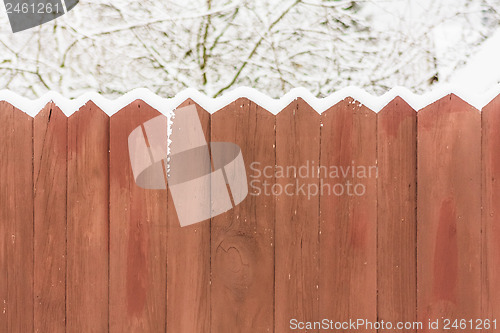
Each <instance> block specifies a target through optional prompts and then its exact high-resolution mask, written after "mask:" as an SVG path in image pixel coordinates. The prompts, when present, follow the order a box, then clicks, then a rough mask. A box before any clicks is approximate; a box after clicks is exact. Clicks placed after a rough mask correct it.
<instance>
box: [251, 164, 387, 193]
mask: <svg viewBox="0 0 500 333" xmlns="http://www.w3.org/2000/svg"><path fill="white" fill-rule="evenodd" d="M249 177H250V182H249V185H250V195H253V196H259V195H266V196H281V195H285V196H303V197H305V198H307V200H310V199H311V198H314V197H317V196H331V195H333V196H357V197H360V196H363V195H365V194H366V192H367V180H369V179H376V178H377V177H378V168H377V166H376V165H357V164H356V163H355V161H351V164H350V165H329V166H326V165H321V164H319V163H318V162H315V161H309V160H308V161H306V162H305V163H303V164H302V165H299V166H297V165H266V166H263V165H262V163H260V162H253V163H251V164H250V175H249Z"/></svg>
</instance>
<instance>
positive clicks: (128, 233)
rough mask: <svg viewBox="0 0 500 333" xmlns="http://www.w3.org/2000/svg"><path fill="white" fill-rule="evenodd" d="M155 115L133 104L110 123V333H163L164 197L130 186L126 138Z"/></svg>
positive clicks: (161, 193)
mask: <svg viewBox="0 0 500 333" xmlns="http://www.w3.org/2000/svg"><path fill="white" fill-rule="evenodd" d="M158 115H160V113H159V112H158V111H156V110H154V109H153V108H151V107H150V106H149V105H147V104H146V103H144V102H143V101H140V100H137V101H135V102H133V103H131V104H130V105H128V106H127V107H125V108H124V109H122V110H120V111H119V112H118V113H116V114H114V115H113V116H112V117H111V120H110V156H109V158H110V165H109V167H110V179H109V181H110V221H109V223H110V254H109V255H110V258H109V260H110V272H109V274H110V280H109V292H110V295H109V297H110V299H109V302H110V307H109V311H110V314H109V316H110V319H109V320H110V332H119V333H122V332H147V333H149V332H164V331H165V325H166V295H167V294H166V285H167V283H166V281H167V279H166V271H167V254H166V251H167V244H166V239H167V235H166V230H167V193H166V191H165V190H145V189H142V188H140V187H138V186H137V185H136V184H135V180H134V177H133V174H132V170H131V164H130V159H129V153H128V136H129V134H130V132H131V131H132V130H133V129H135V128H136V127H138V126H140V125H141V124H142V123H144V122H145V121H147V120H149V119H152V118H154V117H156V116H158Z"/></svg>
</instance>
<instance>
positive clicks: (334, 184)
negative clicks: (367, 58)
mask: <svg viewBox="0 0 500 333" xmlns="http://www.w3.org/2000/svg"><path fill="white" fill-rule="evenodd" d="M376 121H377V119H376V114H375V113H374V112H372V111H371V110H369V109H368V108H366V107H365V106H363V105H361V104H360V103H358V102H356V101H354V100H352V99H351V98H347V99H345V100H343V101H341V102H340V103H338V104H337V105H335V106H333V107H332V108H330V109H329V110H327V111H326V112H324V113H323V114H322V125H323V127H322V131H321V159H320V161H321V165H322V166H326V167H327V168H331V167H338V168H340V167H342V168H343V170H344V171H346V170H348V169H346V168H347V167H349V166H351V167H352V166H354V167H355V168H354V169H352V168H351V169H349V172H348V174H346V175H345V177H344V176H342V175H340V177H339V178H335V177H329V178H328V179H326V181H325V183H327V184H329V185H330V186H331V189H332V190H331V193H330V195H322V196H321V200H320V209H321V210H320V220H321V224H320V231H321V234H320V283H319V288H320V293H319V295H320V296H319V304H320V317H321V318H330V319H335V320H341V321H345V320H347V321H348V320H349V319H357V318H361V319H366V320H369V321H372V322H373V321H376V319H377V308H376V306H377V263H376V252H377V233H376V230H377V226H376V223H377V201H376V196H377V190H376V187H377V180H376V174H374V173H375V172H376V171H375V170H374V168H375V165H376V158H377V155H376V148H377V147H376V145H377V133H376V127H377V123H376ZM359 167H361V169H363V168H364V169H365V173H364V175H365V176H367V177H366V178H363V177H362V176H363V173H361V174H358V171H359V170H358V169H359ZM353 170H355V173H354V177H353V174H352V171H353ZM340 172H342V171H340ZM369 172H371V176H369ZM338 184H342V185H338ZM355 185H357V187H355ZM349 189H350V190H349ZM341 190H343V191H344V193H342V191H341ZM348 191H350V192H348ZM363 192H365V193H363ZM349 193H350V194H349ZM356 193H357V194H356ZM361 331H364V332H374V331H375V330H373V329H368V330H361Z"/></svg>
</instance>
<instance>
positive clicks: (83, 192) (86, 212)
mask: <svg viewBox="0 0 500 333" xmlns="http://www.w3.org/2000/svg"><path fill="white" fill-rule="evenodd" d="M108 151H109V117H108V115H106V114H105V113H104V112H103V111H102V110H100V109H99V108H98V107H97V106H96V105H95V104H94V103H93V102H88V103H87V104H86V105H84V106H83V107H82V108H81V109H80V110H79V111H77V112H75V113H74V114H73V115H71V116H70V117H69V118H68V199H67V200H68V203H67V206H68V211H67V215H68V226H67V229H68V234H67V250H68V259H67V260H68V262H67V294H66V304H67V305H66V313H67V315H66V317H67V330H68V332H106V331H107V330H108V227H109V225H108V218H109V212H108V207H109V179H108V178H109V177H108V173H109V159H108Z"/></svg>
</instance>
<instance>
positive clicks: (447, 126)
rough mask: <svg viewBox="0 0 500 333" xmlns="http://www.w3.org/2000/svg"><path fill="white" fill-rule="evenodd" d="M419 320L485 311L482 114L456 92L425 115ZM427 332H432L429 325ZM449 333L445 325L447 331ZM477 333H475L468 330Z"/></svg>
mask: <svg viewBox="0 0 500 333" xmlns="http://www.w3.org/2000/svg"><path fill="white" fill-rule="evenodd" d="M417 184H418V209H417V210H418V215H417V216H418V224H417V225H418V230H417V242H418V257H417V263H418V271H417V274H418V276H417V281H418V296H417V297H418V300H417V302H418V318H419V320H421V321H423V322H424V323H427V322H428V320H429V319H431V320H436V319H440V320H441V323H442V319H441V318H448V319H451V320H455V319H458V320H460V319H466V320H469V319H477V318H479V317H480V314H481V258H480V251H481V115H480V113H479V111H478V110H476V109H474V108H473V107H471V106H470V105H468V104H467V103H465V102H464V101H462V100H461V99H459V98H458V97H457V96H455V95H449V96H447V97H444V98H442V99H440V100H439V101H437V102H435V103H433V104H431V105H429V106H428V107H426V108H424V109H422V110H420V111H419V112H418V179H417ZM423 331H429V329H428V328H426V326H425V325H424V329H423ZM435 331H443V332H444V331H445V330H443V326H442V324H441V327H440V329H438V330H434V331H433V332H435ZM473 331H476V330H473V329H468V332H473Z"/></svg>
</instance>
